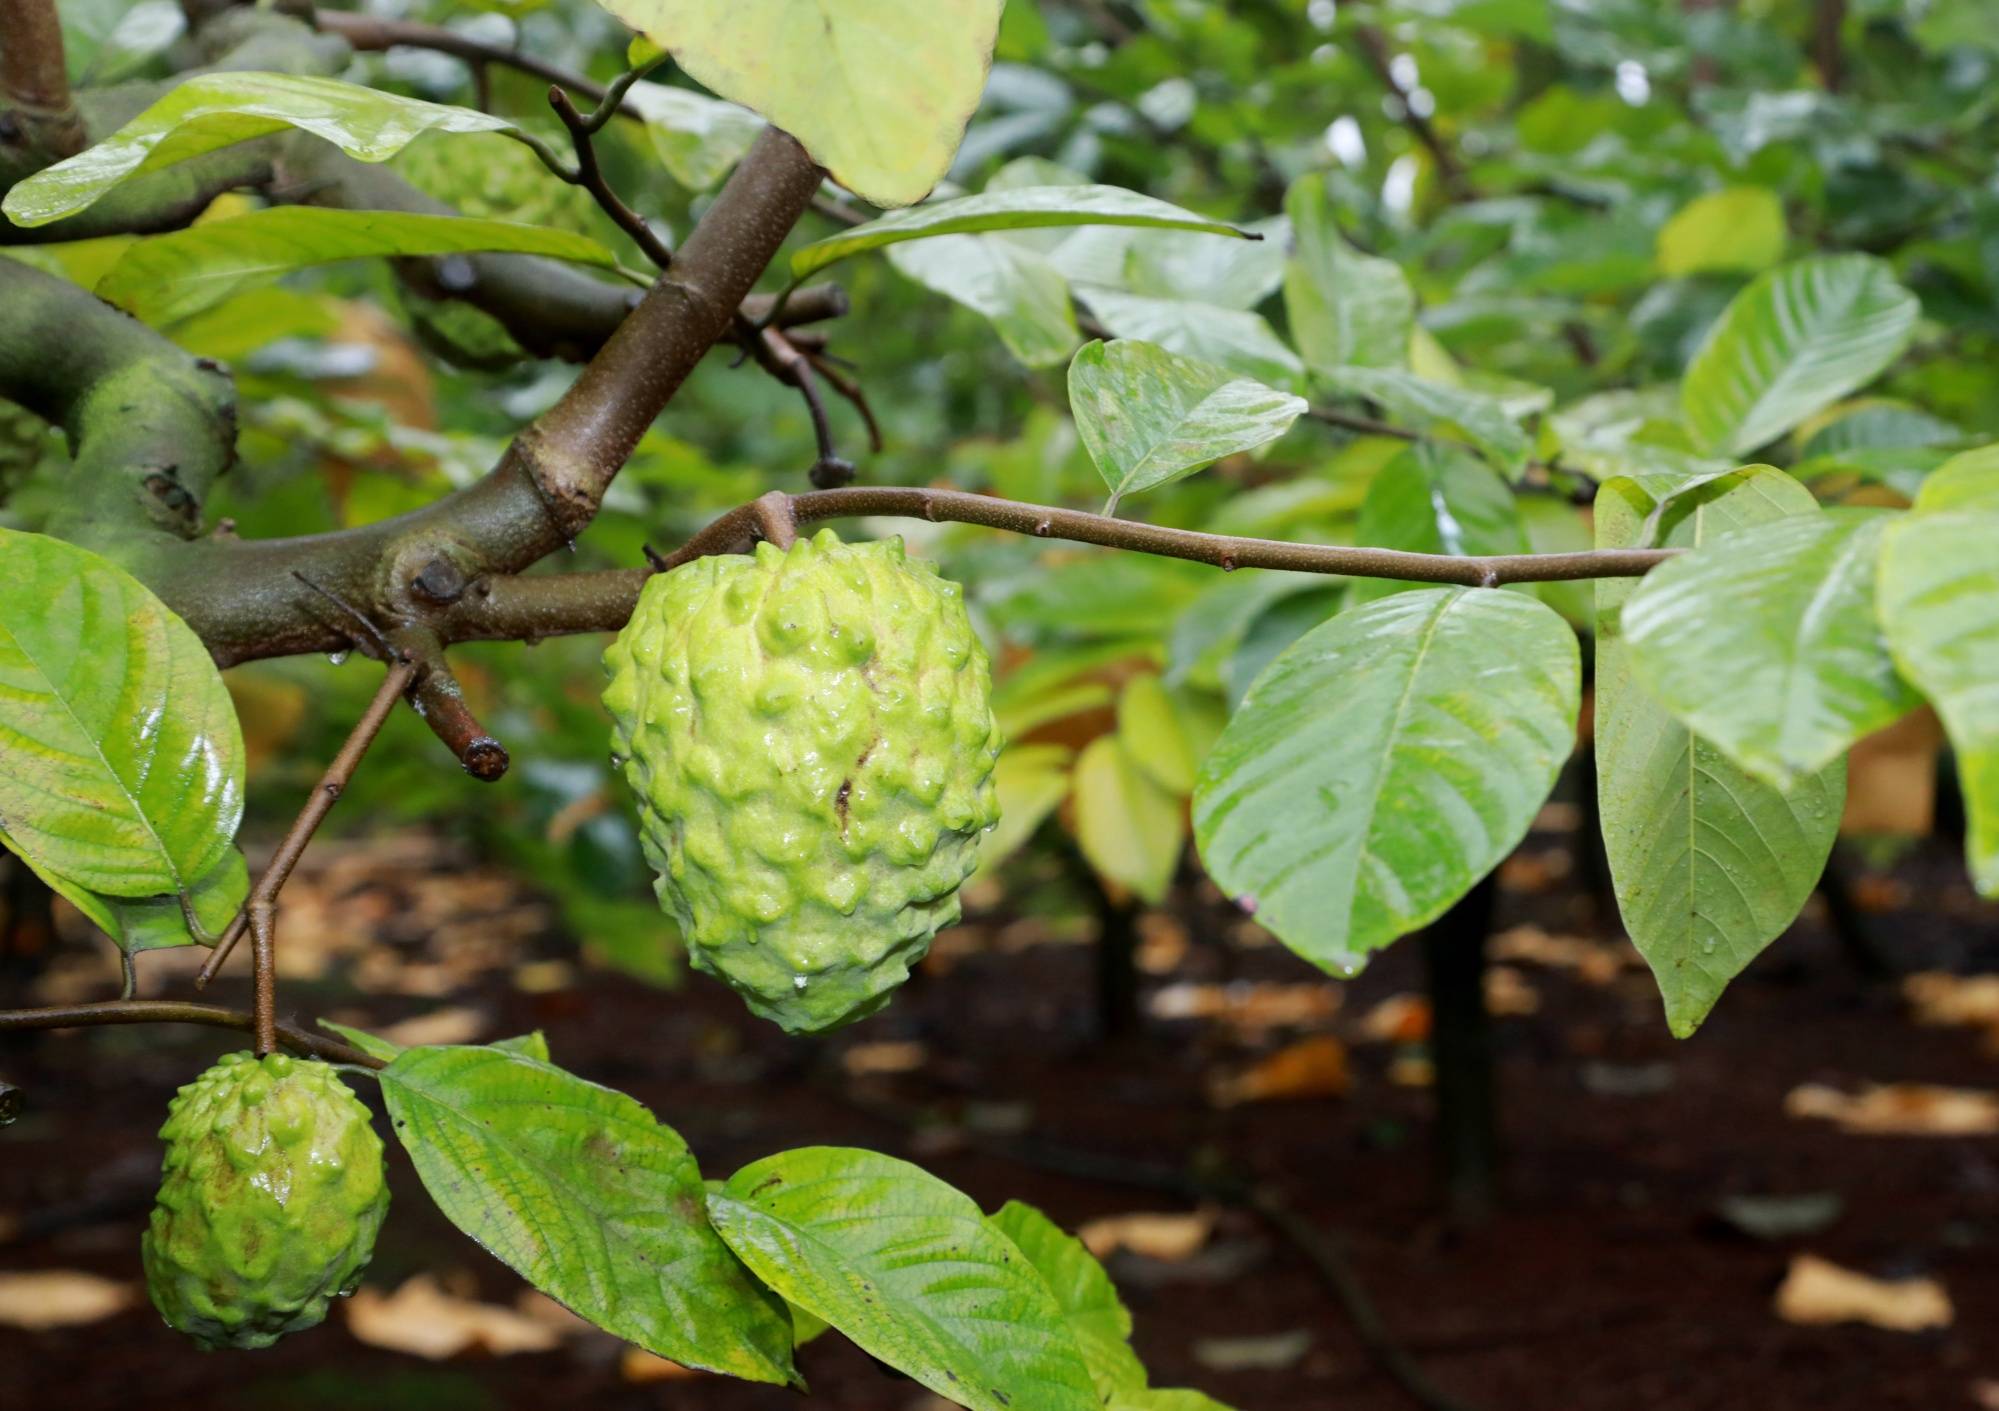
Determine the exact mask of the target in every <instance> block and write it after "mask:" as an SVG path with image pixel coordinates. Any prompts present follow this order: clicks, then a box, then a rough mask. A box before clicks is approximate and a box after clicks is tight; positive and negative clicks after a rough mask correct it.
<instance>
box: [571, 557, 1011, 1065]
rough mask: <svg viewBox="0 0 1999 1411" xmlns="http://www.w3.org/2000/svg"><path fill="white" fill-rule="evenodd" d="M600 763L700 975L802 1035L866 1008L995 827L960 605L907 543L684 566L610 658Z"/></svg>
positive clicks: (991, 745) (655, 582)
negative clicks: (615, 773) (607, 762)
mask: <svg viewBox="0 0 1999 1411" xmlns="http://www.w3.org/2000/svg"><path fill="white" fill-rule="evenodd" d="M604 664H605V667H606V669H607V670H608V671H609V673H610V676H611V682H610V685H609V687H608V688H607V689H606V690H605V692H604V705H605V707H606V709H608V710H609V711H610V713H611V717H612V720H613V721H614V723H615V729H614V731H613V735H612V748H613V750H614V751H615V753H616V754H617V755H619V756H622V757H623V759H624V761H625V763H624V770H625V778H626V780H627V781H628V782H629V783H630V784H631V786H632V789H633V792H634V793H635V794H636V795H637V796H638V801H639V811H640V814H641V821H642V825H643V826H642V830H641V836H642V839H643V842H644V846H645V852H646V857H647V859H648V860H649V861H650V862H651V863H652V865H653V868H654V870H655V871H656V872H658V874H659V881H658V886H657V890H658V892H659V897H660V901H661V903H662V904H663V905H664V906H665V907H666V908H667V910H668V911H670V912H671V913H672V914H673V915H674V917H675V918H676V919H677V920H678V921H679V922H680V926H681V929H682V931H683V933H684V935H685V938H686V942H687V949H688V954H689V955H690V956H691V958H692V959H693V962H694V964H695V966H696V967H697V968H699V969H701V970H705V971H707V972H708V973H710V974H712V975H716V976H718V977H720V978H721V979H724V980H726V981H728V983H729V984H730V985H732V986H734V987H735V989H736V990H737V991H738V992H739V993H740V994H741V995H742V996H743V998H744V999H745V1000H746V1001H747V1002H748V1004H749V1006H750V1008H751V1009H753V1010H755V1011H756V1012H757V1013H758V1014H761V1015H763V1016H764V1017H766V1018H768V1019H771V1020H774V1021H775V1022H777V1023H778V1024H781V1025H783V1026H784V1028H786V1029H787V1030H790V1031H792V1032H794V1033H799V1032H805V1033H811V1032H817V1031H820V1030H824V1029H830V1028H833V1027H835V1026H837V1025H840V1024H845V1023H848V1022H851V1021H852V1020H855V1019H859V1018H862V1017H864V1016H866V1015H868V1014H872V1013H873V1012H874V1011H876V1010H877V1009H879V1008H881V1007H882V1005H884V1004H885V1003H887V1001H888V997H889V994H890V992H891V991H893V990H894V989H895V987H896V986H897V985H900V984H901V983H902V982H903V981H904V980H905V979H907V978H908V975H909V967H910V966H911V965H913V964H914V963H915V962H916V961H918V960H920V959H921V958H922V957H923V954H924V952H925V951H927V950H928V949H929V946H930V938H931V936H932V935H934V934H935V933H936V931H937V929H938V928H939V927H940V926H945V925H949V924H950V923H951V922H952V921H955V920H956V919H957V918H958V897H957V892H958V887H959V884H960V883H962V882H963V881H964V880H965V878H966V877H967V876H969V875H970V874H971V871H972V868H973V866H974V863H975V854H976V852H977V849H978V840H979V836H980V834H981V833H983V832H984V831H985V830H986V829H987V828H989V827H991V826H992V824H994V823H995V822H997V821H998V819H999V804H998V799H997V796H996V793H995V790H994V787H993V780H992V772H993V763H994V760H995V759H996V758H997V757H998V754H999V731H998V727H997V726H996V725H995V723H994V721H993V713H992V706H991V703H990V700H989V697H990V693H991V674H990V670H989V667H988V665H987V661H986V653H985V649H984V647H982V646H981V645H980V643H979V640H978V638H977V636H975V635H974V634H973V632H972V626H971V621H970V619H969V618H967V616H966V615H965V606H964V601H963V590H962V589H960V588H959V586H958V585H957V584H955V583H952V582H950V581H948V580H946V579H943V578H940V577H939V576H938V575H937V573H936V571H935V570H934V569H933V568H932V567H931V566H930V565H928V564H926V563H923V562H921V561H914V560H911V559H909V558H907V557H906V556H905V555H904V552H903V547H902V541H901V540H899V539H891V540H886V541H883V542H879V543H863V544H844V543H842V542H841V541H840V539H839V537H838V536H837V535H835V534H834V533H833V532H832V531H831V530H829V529H828V530H821V531H820V532H819V533H818V534H816V535H813V536H812V537H811V538H809V539H807V538H800V539H799V540H798V541H797V542H796V543H794V544H793V545H792V546H791V548H790V549H789V550H788V551H786V550H780V549H778V548H777V547H776V546H774V545H772V544H769V543H763V544H759V545H758V546H757V549H756V553H755V554H754V555H753V556H748V555H718V556H712V557H708V558H701V559H696V560H694V561H693V562H691V563H687V564H683V565H682V566H681V567H679V568H676V569H674V570H672V571H671V572H668V573H664V574H660V575H657V576H655V577H654V578H652V579H651V580H650V581H649V582H648V583H647V584H646V586H645V590H644V592H643V593H641V594H640V597H639V604H638V608H637V610H636V611H635V612H634V613H633V614H632V619H631V621H630V623H629V624H627V626H626V627H625V630H624V631H623V632H622V633H620V634H619V636H618V639H617V641H615V642H614V643H612V645H611V647H610V649H609V650H608V651H606V652H605V654H604Z"/></svg>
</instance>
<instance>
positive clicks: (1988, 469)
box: [1915, 446, 1999, 511]
mask: <svg viewBox="0 0 1999 1411" xmlns="http://www.w3.org/2000/svg"><path fill="white" fill-rule="evenodd" d="M1915 507H1916V508H1917V509H1919V510H1926V511H1927V510H1958V509H1999V446H1980V447H1979V448H1978V449H1977V450H1975V451H1966V452H1964V453H1963V454H1962V455H1956V456H1952V457H1951V458H1950V459H1949V460H1947V461H1945V462H1944V463H1943V464H1942V465H1940V466H1938V467H1937V468H1936V469H1935V470H1933V471H1931V472H1930V473H1929V476H1928V477H1927V478H1926V479H1925V480H1924V481H1923V488H1922V489H1921V490H1920V491H1919V492H1918V493H1917V495H1916V505H1915Z"/></svg>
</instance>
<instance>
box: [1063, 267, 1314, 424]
mask: <svg viewBox="0 0 1999 1411" xmlns="http://www.w3.org/2000/svg"><path fill="white" fill-rule="evenodd" d="M1208 243H1210V244H1217V245H1218V244H1220V243H1221V242H1220V241H1210V242H1208ZM1079 292H1080V294H1081V296H1082V299H1083V302H1084V303H1086V304H1088V305H1089V306H1090V312H1091V313H1093V314H1095V315H1096V319H1097V322H1098V323H1100V324H1102V325H1103V326H1104V327H1105V328H1106V329H1108V330H1109V331H1110V332H1111V333H1112V334H1113V335H1114V336H1116V337H1118V338H1136V339H1143V340H1144V341H1145V342H1147V343H1157V344H1158V345H1159V346H1160V347H1162V348H1164V349H1166V350H1167V351H1168V352H1170V353H1178V354H1180V355H1181V356H1182V357H1187V358H1194V359H1196V360H1198V361H1200V362H1205V363H1212V364H1214V365H1215V366H1216V367H1225V368H1227V369H1228V370H1229V371H1230V372H1234V373H1240V374H1241V375H1242V376H1244V377H1253V378H1255V379H1256V380H1257V381H1259V382H1265V383H1268V384H1269V385H1270V386H1272V387H1280V388H1282V389H1284V390H1285V391H1287V392H1296V391H1299V390H1300V389H1301V388H1302V386H1303V384H1304V381H1305V365H1304V364H1303V363H1301V362H1300V361H1298V355H1297V354H1296V353H1294V352H1292V351H1291V349H1290V348H1289V347H1287V346H1286V345H1285V343H1284V340H1283V339H1281V338H1279V337H1278V336H1277V335H1276V333H1274V332H1272V331H1271V327H1270V324H1269V323H1268V322H1267V321H1266V320H1265V319H1264V317H1263V315H1262V314H1257V313H1251V312H1249V311H1248V310H1244V309H1228V308H1220V307H1218V306H1216V305H1214V304H1195V303H1189V302H1187V301H1186V300H1183V299H1161V298H1152V297H1149V296H1147V295H1143V294H1126V293H1124V292H1123V291H1121V290H1116V289H1103V288H1099V287H1096V286H1088V287H1085V288H1084V289H1082V290H1081V291H1079Z"/></svg>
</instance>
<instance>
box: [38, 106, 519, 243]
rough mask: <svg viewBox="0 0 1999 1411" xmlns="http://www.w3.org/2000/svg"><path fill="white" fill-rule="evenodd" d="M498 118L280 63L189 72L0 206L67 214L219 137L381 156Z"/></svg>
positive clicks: (46, 216) (223, 142)
mask: <svg viewBox="0 0 1999 1411" xmlns="http://www.w3.org/2000/svg"><path fill="white" fill-rule="evenodd" d="M512 127H513V124H512V123H510V122H508V121H507V120H506V119H505V118H496V117H491V116H488V115H487V114H485V113H477V112H474V111H472V110H471V109H470V108H453V107H447V106H445V105H444V104H441V103H426V102H423V101H421V100H420V99H416V98H403V97H399V96H397V95H396V94H393V93H383V92H381V91H379V90H377V89H373V88H364V87H362V86H361V85H360V84H356V83H341V82H338V81H337V80H334V79H330V78H310V77H304V76H300V75H296V74H280V73H211V74H198V75H196V76H195V77H193V78H190V79H187V80H185V81H183V82H182V83H180V84H178V85H176V86H175V87H174V88H173V89H172V91H170V92H169V93H168V94H167V95H166V96H165V97H163V98H161V99H160V100H159V101H158V102H157V103H154V104H153V105H152V106H151V107H150V108H147V109H146V110H145V111H144V112H142V113H140V114H139V115H138V116H137V117H135V118H133V119H132V121H130V122H128V123H126V124H125V125H124V126H123V127H121V128H119V129H118V130H117V131H116V132H114V133H112V134H111V135H110V136H109V137H107V138H105V139H104V140H103V141H101V142H99V143H97V144H96V145H95V146H92V147H87V148H85V149H84V150H83V151H81V152H79V153H77V154H76V155H75V156H74V157H71V158H69V159H68V160H67V161H62V162H57V163H56V164H55V165H54V166H52V167H48V168H46V169H45V170H43V171H39V172H37V173H35V174H34V175H33V176H31V177H29V178H27V179H26V180H25V181H21V182H17V183H16V184H15V186H14V188H13V190H11V191H9V192H8V193H7V199H6V201H5V203H4V204H0V210H4V211H5V212H6V214H7V216H8V218H9V219H11V220H12V221H13V222H14V223H15V224H16V225H26V226H35V225H47V224H48V223H49V222H50V221H55V220H61V219H62V218H63V217H64V216H67V215H74V214H75V213H76V212H78V211H80V210H82V209H84V208H85V207H86V206H88V205H90V204H91V203H92V202H94V201H96V200H97V199H98V198H99V197H100V196H102V195H103V194H104V193H105V192H107V191H109V190H110V189H111V188H112V187H114V186H116V185H118V183H120V182H121V181H124V180H125V179H126V178H127V177H131V176H137V175H139V174H141V173H143V172H149V171H158V170H159V169H160V168H162V167H168V166H172V165H174V164H175V163H176V162H185V161H187V160H188V159H190V158H192V157H199V156H201V155H202V154H203V153H206V152H213V151H215V150H216V149H217V148H219V147H228V146H231V145H233V144H235V143H238V142H246V141H248V140H249V139H251V138H253V137H264V136H267V135H268V134H270V133H273V132H282V131H284V130H285V129H286V128H298V129H299V130H301V131H303V132H309V133H312V134H313V135H314V136H315V137H323V138H325V139H326V140H327V141H328V142H331V143H333V144H334V145H335V146H337V147H339V148H340V149H341V150H342V151H344V152H346V153H347V154H348V155H349V156H350V157H358V158H360V159H361V160H362V161H364V162H385V161H387V160H388V159H389V158H390V157H393V156H394V155H395V154H396V153H398V152H400V151H401V150H402V149H403V148H404V147H405V146H406V145H408V143H409V142H410V141H411V140H412V139H413V138H415V137H417V136H419V135H421V134H423V133H426V132H506V131H509V130H511V129H512Z"/></svg>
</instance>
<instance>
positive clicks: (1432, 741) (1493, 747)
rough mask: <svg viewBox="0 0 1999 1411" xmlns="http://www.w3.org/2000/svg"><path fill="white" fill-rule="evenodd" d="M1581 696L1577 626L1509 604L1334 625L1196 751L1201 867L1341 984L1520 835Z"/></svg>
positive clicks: (1551, 773) (1459, 593)
mask: <svg viewBox="0 0 1999 1411" xmlns="http://www.w3.org/2000/svg"><path fill="white" fill-rule="evenodd" d="M1580 699H1581V662H1580V656H1579V653H1578V651H1577V648H1576V638H1575V633H1573V632H1572V631H1570V630H1569V627H1568V624H1566V623H1565V622H1563V621H1562V620H1561V618H1559V617H1557V616H1556V615H1555V614H1554V613H1553V612H1551V611H1549V610H1548V608H1547V607H1546V606H1544V605H1543V604H1541V603H1539V602H1537V601H1536V600H1534V599H1532V598H1529V597H1526V596H1524V595H1522V594H1518V593H1501V592H1492V591H1487V590H1480V589H1464V588H1430V589H1424V590H1421V591H1417V592H1408V593H1398V594H1396V595H1395V596H1393V597H1389V598H1383V599H1381V600H1380V601H1378V602H1373V603H1368V604H1367V605H1365V606H1363V607H1358V608H1354V609H1351V610H1349V611H1347V612H1343V613H1341V614H1339V615H1338V616H1337V617H1334V618H1332V619H1331V620H1330V621H1328V622H1325V623H1322V624H1321V625H1319V626H1318V627H1315V628H1313V629H1312V630H1311V631H1309V632H1307V633H1306V634H1305V635H1304V636H1302V637H1300V638H1299V639H1298V640H1297V641H1296V642H1294V643H1292V644H1291V646H1290V647H1289V648H1287V649H1286V650H1285V651H1284V653H1283V654H1282V655H1281V656H1279V657H1278V658H1277V660H1276V661H1274V662H1272V663H1271V664H1270V666H1269V667H1267V668H1266V669H1265V670H1264V672H1263V674H1262V675H1261V676H1259V677H1258V678H1257V679H1256V683H1255V684H1254V685H1253V686H1251V687H1250V690H1249V694H1248V695H1247V696H1246V697H1245V698H1244V699H1243V702H1242V705H1241V706H1240V707H1239V708H1238V709H1237V711H1236V713H1235V715H1234V717H1233V718H1231V719H1230V721H1229V725H1228V729H1227V730H1225V731H1224V732H1223V734H1222V738H1221V741H1220V743H1218V744H1217V745H1216V746H1215V748H1214V750H1213V751H1212V752H1211V753H1210V754H1209V756H1208V759H1207V762H1206V764H1205V765H1204V766H1203V768H1202V770H1201V778H1200V782H1199V783H1198V784H1197V785H1196V786H1195V790H1194V829H1195V836H1196V838H1197V839H1198V841H1199V844H1200V849H1201V858H1202V860H1203V861H1204V862H1205V863H1206V864H1207V867H1208V873H1209V875H1210V876H1211V877H1213V878H1214V880H1215V883H1216V885H1218V886H1220V887H1221V888H1223V890H1225V891H1226V892H1228V893H1229V894H1230V895H1232V896H1234V897H1235V898H1237V901H1238V904H1239V905H1241V906H1242V907H1243V908H1244V909H1245V910H1247V911H1249V912H1251V914H1253V915H1254V916H1255V917H1256V919H1257V920H1258V921H1259V922H1260V923H1262V924H1263V925H1265V926H1268V927H1269V928H1270V929H1271V930H1272V931H1274V932H1276V934H1277V935H1278V937H1279V938H1280V939H1282V940H1283V941H1284V942H1285V943H1286V944H1287V945H1289V946H1290V947H1291V948H1292V949H1293V950H1295V951H1297V952H1298V953H1299V954H1300V955H1303V956H1304V957H1305V958H1306V959H1308V960H1311V961H1312V962H1313V963H1315V964H1317V965H1320V966H1323V967H1326V968H1327V969H1331V970H1336V971H1341V972H1345V973H1351V972H1352V971H1354V970H1355V969H1357V968H1358V967H1359V966H1360V965H1361V964H1362V962H1363V961H1364V959H1365V957H1366V955H1367V953H1368V952H1370V951H1374V950H1379V949H1380V948H1381V947H1383V946H1385V945H1387V944H1388V943H1389V942H1391V941H1393V940H1394V939H1395V938H1396V937H1398V936H1401V935H1404V934H1406V933H1407V932H1410V931H1413V930H1415V929H1416V928H1417V927H1419V926H1422V925H1424V924H1426V923H1427V922H1430V921H1432V920H1435V919H1436V918H1437V917H1438V916H1439V915H1441V914H1442V913H1443V912H1444V910H1445V909H1446V908H1447V907H1449V906H1450V905H1451V903H1452V902H1454V901H1456V900H1457V899H1458V898H1459V897H1460V896H1462V895H1463V894H1464V893H1465V892H1466V891H1468V890H1469V889H1470V888H1471V886H1472V884H1473V883H1475V882H1477V881H1478V879H1479V878H1480V877H1482V876H1484V875H1485V874H1486V873H1487V872H1488V871H1490V870H1491V869H1492V868H1493V867H1495V866H1497V865H1498V864H1499V862H1500V861H1501V860H1502V859H1503V858H1505V856H1506V855H1507V854H1508V853H1509V852H1511V851H1512V850H1513V848H1514V847H1515V845H1517V844H1518V843H1519V841H1520V840H1521V838H1523V837H1524V836H1526V833H1527V829H1528V826H1529V825H1530V824H1531V823H1532V822H1533V820H1534V815H1535V813H1536V812H1537V811H1538V810H1539V809H1540V807H1541V804H1542V803H1543V802H1544V801H1545V800H1546V798H1547V796H1548V791H1549V789H1550V788H1552V787H1553V785H1554V782H1555V776H1556V774H1557V773H1558V772H1559V771H1560V769H1561V767H1562V764H1563V762H1564V761H1565V760H1567V759H1568V757H1569V755H1570V754H1571V753H1572V751H1573V750H1574V747H1575V729H1576V713H1577V710H1578V707H1579V704H1580Z"/></svg>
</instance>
